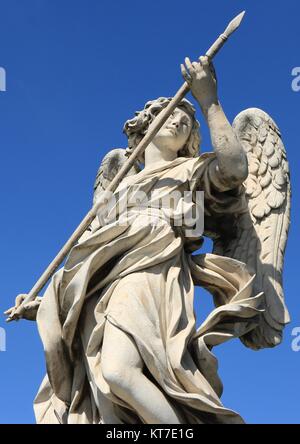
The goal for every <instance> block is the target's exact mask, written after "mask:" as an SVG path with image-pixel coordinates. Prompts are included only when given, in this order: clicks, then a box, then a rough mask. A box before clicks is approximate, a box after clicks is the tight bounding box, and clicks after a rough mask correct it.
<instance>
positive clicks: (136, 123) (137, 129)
mask: <svg viewBox="0 0 300 444" xmlns="http://www.w3.org/2000/svg"><path fill="white" fill-rule="evenodd" d="M170 101H171V98H167V97H159V98H158V99H156V100H151V101H150V102H147V103H146V105H145V106H144V109H143V110H142V111H137V112H136V113H135V117H134V118H133V119H130V120H127V121H126V122H125V124H124V127H123V132H124V133H125V134H126V135H127V138H128V148H127V150H126V155H127V156H128V157H129V156H130V154H131V153H132V152H133V150H134V149H135V148H136V147H137V145H138V144H139V143H140V141H141V140H142V139H143V137H144V136H145V134H146V133H147V131H148V128H149V125H150V124H151V123H152V122H153V120H154V119H155V117H156V116H157V115H158V114H159V113H160V112H161V111H162V110H163V109H164V108H166V106H167V105H168V104H169V103H170ZM178 108H181V109H183V110H184V111H185V112H187V113H188V114H189V116H190V117H191V118H192V122H193V125H192V129H191V133H190V136H189V138H188V140H187V142H186V144H185V145H184V147H183V148H182V149H181V150H179V151H178V157H196V156H197V155H199V150H200V144H201V136H200V133H199V128H200V124H199V122H198V121H197V120H196V118H195V111H196V110H195V108H194V106H193V105H192V104H191V102H189V101H188V100H186V99H183V100H182V101H181V102H180V104H179V105H178ZM138 160H139V162H141V163H144V162H145V157H144V154H143V155H142V156H141V158H139V159H138Z"/></svg>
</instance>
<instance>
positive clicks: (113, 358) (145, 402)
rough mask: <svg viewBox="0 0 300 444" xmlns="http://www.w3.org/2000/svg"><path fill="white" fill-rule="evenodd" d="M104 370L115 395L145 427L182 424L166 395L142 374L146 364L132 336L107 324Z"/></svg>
mask: <svg viewBox="0 0 300 444" xmlns="http://www.w3.org/2000/svg"><path fill="white" fill-rule="evenodd" d="M101 369H102V373H103V377H104V379H105V380H106V381H107V383H108V384H109V386H110V388H111V390H112V392H113V393H115V394H116V395H117V396H118V397H119V398H121V399H122V400H124V401H126V402H127V403H128V404H129V405H130V406H131V407H132V408H133V409H134V410H135V411H136V412H137V413H138V415H139V416H140V417H141V418H142V419H143V421H144V422H145V423H146V424H180V423H181V421H180V418H179V417H178V415H177V413H176V412H175V411H174V409H173V408H172V406H171V405H170V403H169V402H168V400H167V399H166V397H165V396H164V395H163V393H162V392H161V391H160V390H159V389H158V388H157V387H156V386H155V385H154V384H153V383H152V382H151V381H150V380H149V379H148V378H146V376H145V375H144V374H143V372H142V369H143V361H142V359H141V357H140V354H139V352H138V350H137V348H136V346H135V344H134V342H133V340H132V339H131V338H130V336H129V335H127V334H126V333H125V332H123V331H122V330H120V329H118V328H117V327H115V326H114V325H112V324H111V323H110V322H107V323H106V326H105V331H104V338H103V346H102V357H101Z"/></svg>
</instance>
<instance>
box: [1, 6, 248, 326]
mask: <svg viewBox="0 0 300 444" xmlns="http://www.w3.org/2000/svg"><path fill="white" fill-rule="evenodd" d="M244 15H245V11H243V12H241V13H240V14H239V15H237V16H236V17H235V18H234V19H233V20H232V21H231V22H230V23H229V24H228V26H227V28H226V29H225V31H224V32H223V33H222V34H221V35H220V36H219V37H218V38H217V40H216V41H215V42H214V43H213V44H212V46H211V47H210V48H209V50H208V51H207V52H206V54H205V55H206V56H207V57H208V58H209V59H210V60H212V59H213V58H214V56H215V55H216V54H217V53H218V52H219V50H220V49H221V48H222V46H223V45H224V43H225V42H226V41H227V40H228V38H229V37H230V36H231V34H232V33H233V32H234V31H235V30H236V29H237V28H238V27H239V26H240V24H241V21H242V19H243V17H244ZM189 90H190V87H189V85H188V83H187V82H184V84H183V85H182V86H181V87H180V88H179V90H178V91H177V93H176V94H175V96H174V97H173V99H172V100H171V101H170V103H169V104H168V106H167V107H166V108H164V109H163V110H162V111H161V112H160V113H159V114H158V116H157V117H156V118H155V119H154V120H153V122H152V123H151V125H150V126H149V128H148V131H147V134H146V135H145V137H144V138H143V139H142V140H141V142H140V143H139V144H138V146H137V147H136V148H135V150H134V151H133V153H132V154H131V156H130V158H129V159H128V160H127V161H126V162H125V163H124V165H123V166H122V168H121V169H120V171H119V172H118V174H117V175H116V176H115V177H114V179H113V180H112V181H111V183H110V184H109V186H108V187H107V189H106V192H107V193H109V192H114V191H115V190H116V189H117V187H118V185H119V183H120V182H121V181H122V179H123V178H124V177H125V175H126V174H127V172H128V171H129V170H130V169H131V167H132V166H133V164H134V162H135V160H136V159H137V158H138V156H140V155H141V154H142V153H143V152H144V151H145V149H146V148H147V146H148V145H149V143H150V142H151V141H152V140H153V138H154V136H155V135H156V134H157V133H158V131H159V130H160V128H161V127H162V126H163V124H164V123H165V122H166V121H167V120H168V118H169V117H170V115H171V114H172V112H173V111H174V109H175V108H176V107H177V106H178V105H179V103H180V102H181V100H182V99H183V98H184V96H185V95H186V94H187V93H188V92H189ZM103 204H104V202H103V201H101V200H100V202H96V203H95V204H94V205H93V207H92V208H91V209H90V211H89V212H88V213H87V215H86V216H85V217H84V219H83V220H82V221H81V223H80V224H79V225H78V227H77V228H76V230H75V231H74V233H73V234H72V235H71V237H70V238H69V239H68V240H67V242H66V243H65V245H64V246H63V247H62V249H61V250H60V251H59V253H58V254H57V256H56V257H55V258H54V259H53V261H52V262H51V263H50V264H49V265H48V267H47V268H46V270H45V271H44V273H43V274H42V275H41V277H40V278H39V279H38V281H37V282H36V284H35V285H34V286H33V287H32V289H31V291H30V292H29V293H28V295H27V297H26V298H25V299H24V301H23V302H22V304H20V305H19V307H18V308H16V309H15V310H14V311H13V312H12V313H11V314H10V316H9V317H8V318H7V319H6V321H7V322H10V321H13V320H18V319H20V318H21V317H22V314H23V312H24V305H25V304H27V303H28V302H31V301H33V300H34V299H35V298H36V297H37V295H38V294H39V292H40V290H41V289H42V288H43V287H44V286H45V284H46V283H47V282H48V280H49V279H50V278H51V276H52V275H53V274H54V272H55V271H56V270H57V268H58V267H59V265H60V264H61V263H62V261H63V260H64V258H65V257H66V256H67V254H69V252H70V250H71V249H72V247H73V246H74V245H75V244H76V242H77V241H78V240H79V238H80V237H81V235H82V234H83V233H84V232H85V230H86V229H87V228H88V227H89V226H90V224H91V222H92V221H93V220H94V218H95V217H96V215H97V213H98V211H99V208H100V207H101V205H103Z"/></svg>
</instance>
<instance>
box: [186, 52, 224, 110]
mask: <svg viewBox="0 0 300 444" xmlns="http://www.w3.org/2000/svg"><path fill="white" fill-rule="evenodd" d="M214 72H215V71H214V68H213V65H212V63H211V62H209V59H208V57H206V56H201V57H200V58H199V61H198V62H191V61H190V59H189V58H188V57H186V58H185V65H184V64H181V73H182V76H183V78H184V79H185V81H186V82H187V83H188V85H189V87H190V88H191V92H192V94H193V96H194V97H195V99H196V100H197V101H198V102H199V104H200V106H201V108H202V109H203V110H205V109H207V108H208V107H209V106H210V105H211V104H213V103H217V102H218V93H217V82H216V78H215V74H214Z"/></svg>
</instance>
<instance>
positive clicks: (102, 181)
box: [93, 148, 140, 203]
mask: <svg viewBox="0 0 300 444" xmlns="http://www.w3.org/2000/svg"><path fill="white" fill-rule="evenodd" d="M127 159H128V158H127V156H126V150H125V149H124V148H115V149H113V150H111V151H109V152H108V153H107V154H106V155H105V156H104V157H103V159H102V162H101V164H100V167H99V169H98V172H97V176H96V180H95V184H94V199H93V200H94V203H95V202H96V200H97V198H98V196H99V194H100V193H101V192H102V191H105V190H106V189H107V187H108V185H109V184H110V182H111V181H112V180H113V178H114V177H115V176H116V174H117V173H118V172H119V170H120V169H121V167H122V166H123V165H124V163H125V162H126V160H127ZM139 171H140V168H139V167H138V165H137V163H135V164H134V165H133V167H132V168H131V169H130V170H129V171H128V173H127V174H126V176H131V175H132V174H136V173H138V172H139Z"/></svg>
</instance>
